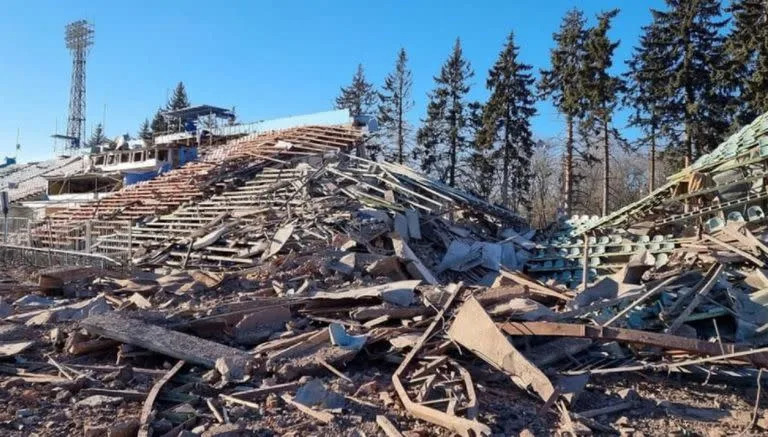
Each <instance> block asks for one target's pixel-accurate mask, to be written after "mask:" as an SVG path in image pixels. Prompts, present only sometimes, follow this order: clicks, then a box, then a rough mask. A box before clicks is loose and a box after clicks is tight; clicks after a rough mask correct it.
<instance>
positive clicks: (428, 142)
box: [414, 38, 474, 186]
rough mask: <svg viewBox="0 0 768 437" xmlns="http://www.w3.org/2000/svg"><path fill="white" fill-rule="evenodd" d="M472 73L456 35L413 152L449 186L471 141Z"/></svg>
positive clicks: (422, 163) (453, 181)
mask: <svg viewBox="0 0 768 437" xmlns="http://www.w3.org/2000/svg"><path fill="white" fill-rule="evenodd" d="M473 75H474V72H473V71H472V67H471V66H470V64H469V62H468V61H467V60H466V59H464V56H463V54H462V49H461V41H460V40H459V39H458V38H456V44H454V47H453V52H452V53H451V55H450V57H449V58H448V60H447V61H446V62H445V64H443V66H442V68H441V69H440V74H439V75H438V76H436V77H435V78H434V79H435V88H434V90H432V92H431V93H429V103H428V105H427V117H426V119H424V120H422V122H423V125H422V127H421V128H420V129H419V131H418V132H417V135H416V141H417V147H416V148H415V149H414V156H416V157H417V158H418V160H419V161H420V163H421V167H422V169H423V170H424V171H426V172H429V173H433V174H436V175H437V177H438V178H439V179H440V180H441V181H443V182H447V183H448V184H449V185H450V186H456V176H457V170H458V167H459V164H460V160H461V159H462V156H463V154H464V152H465V151H466V149H467V147H468V145H469V141H468V139H467V136H468V135H467V111H468V108H467V102H466V96H467V93H468V92H469V84H468V83H467V81H468V80H469V79H470V78H471V77H472V76H473ZM446 162H447V166H445V163H446Z"/></svg>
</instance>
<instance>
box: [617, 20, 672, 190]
mask: <svg viewBox="0 0 768 437" xmlns="http://www.w3.org/2000/svg"><path fill="white" fill-rule="evenodd" d="M659 39H660V35H659V28H658V26H656V25H653V24H652V25H650V26H644V27H643V34H642V35H641V36H640V43H639V45H637V46H636V47H635V48H634V52H633V54H632V58H630V59H629V60H628V61H627V67H628V71H627V73H626V79H627V85H628V87H627V92H626V94H625V95H624V103H625V105H626V106H628V107H631V108H633V111H632V112H631V113H630V116H629V126H632V127H637V128H640V131H641V134H640V135H639V136H638V138H637V139H636V140H635V145H636V147H638V148H639V147H647V148H648V191H649V192H653V190H654V189H655V183H656V151H657V149H658V147H659V145H660V141H661V138H662V137H663V132H662V129H661V128H662V124H661V115H660V114H661V110H662V108H663V107H664V98H665V97H664V95H665V94H664V88H665V87H666V86H667V84H668V83H669V82H670V81H671V80H672V79H671V75H672V72H671V71H670V68H669V66H668V65H665V64H664V62H665V59H664V58H663V57H662V56H661V50H660V46H659V44H657V41H659Z"/></svg>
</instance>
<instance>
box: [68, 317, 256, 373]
mask: <svg viewBox="0 0 768 437" xmlns="http://www.w3.org/2000/svg"><path fill="white" fill-rule="evenodd" d="M80 326H82V327H83V328H85V329H86V330H87V331H88V332H90V333H92V334H97V335H101V336H103V337H107V338H111V339H113V340H117V341H121V342H123V343H129V344H132V345H135V346H139V347H143V348H144V349H148V350H151V351H153V352H157V353H160V354H163V355H168V356H169V357H173V358H177V359H179V360H184V361H186V362H188V363H193V364H199V365H202V366H205V367H210V368H212V367H214V366H215V365H216V360H217V359H219V358H226V359H229V360H230V361H231V362H232V363H233V364H234V365H236V366H237V367H241V368H242V369H246V368H247V366H248V361H249V360H250V357H249V356H248V354H246V353H245V352H243V351H241V350H239V349H235V348H233V347H229V346H225V345H223V344H220V343H216V342H213V341H209V340H205V339H202V338H199V337H195V336H193V335H188V334H183V333H181V332H176V331H171V330H169V329H165V328H162V327H160V326H156V325H150V324H148V323H145V322H143V321H141V320H137V319H132V318H130V317H126V316H125V315H123V314H118V313H116V312H113V313H111V314H106V315H98V316H91V317H89V318H87V319H85V320H83V321H82V322H80Z"/></svg>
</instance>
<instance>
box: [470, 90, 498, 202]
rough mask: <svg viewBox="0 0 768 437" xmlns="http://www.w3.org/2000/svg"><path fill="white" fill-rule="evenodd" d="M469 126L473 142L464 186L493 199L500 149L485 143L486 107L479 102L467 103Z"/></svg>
mask: <svg viewBox="0 0 768 437" xmlns="http://www.w3.org/2000/svg"><path fill="white" fill-rule="evenodd" d="M467 108H468V109H469V113H468V116H467V127H468V132H469V136H470V138H472V139H473V142H472V143H471V144H470V146H469V148H470V149H471V150H472V151H471V153H470V154H469V157H468V158H467V165H466V171H465V172H463V173H464V174H463V178H462V179H463V180H462V186H463V187H464V188H465V189H466V190H467V191H469V192H472V193H474V194H475V195H477V196H479V197H481V198H483V199H485V200H488V201H491V197H492V196H493V192H494V188H495V187H496V186H498V184H497V179H498V169H497V165H496V163H497V161H498V160H499V150H498V149H494V148H492V147H486V146H484V145H483V143H482V141H483V118H484V117H483V113H484V110H485V108H484V107H483V105H481V104H480V103H479V102H472V103H470V104H469V105H467Z"/></svg>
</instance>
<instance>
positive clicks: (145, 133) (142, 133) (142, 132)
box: [136, 118, 152, 140]
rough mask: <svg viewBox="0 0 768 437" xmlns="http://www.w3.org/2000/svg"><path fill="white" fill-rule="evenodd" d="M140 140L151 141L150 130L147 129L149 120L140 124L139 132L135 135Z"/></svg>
mask: <svg viewBox="0 0 768 437" xmlns="http://www.w3.org/2000/svg"><path fill="white" fill-rule="evenodd" d="M136 136H138V137H139V138H140V139H142V140H151V139H152V130H151V129H150V127H149V120H148V119H146V118H145V119H144V122H143V123H141V127H140V128H139V132H138V133H137V134H136Z"/></svg>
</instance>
